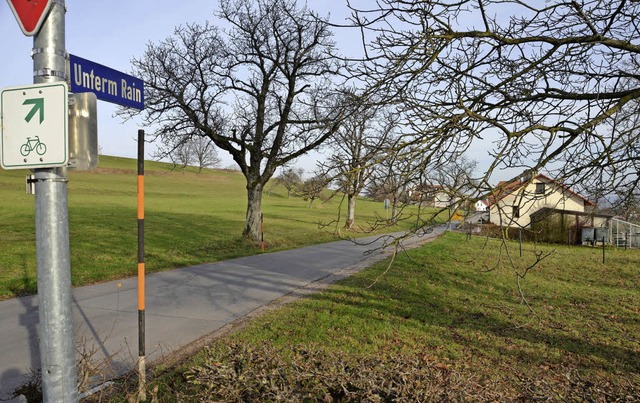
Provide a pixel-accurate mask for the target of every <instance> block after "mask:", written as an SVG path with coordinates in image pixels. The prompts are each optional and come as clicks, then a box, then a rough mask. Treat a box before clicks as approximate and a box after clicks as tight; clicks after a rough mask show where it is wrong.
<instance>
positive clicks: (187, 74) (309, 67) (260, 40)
mask: <svg viewBox="0 0 640 403" xmlns="http://www.w3.org/2000/svg"><path fill="white" fill-rule="evenodd" d="M217 16H218V18H219V19H221V20H222V21H223V22H224V23H225V24H226V25H228V26H229V28H228V29H227V30H225V31H220V30H219V29H217V28H216V27H215V26H213V25H211V24H209V23H207V24H205V25H197V24H193V25H186V26H182V27H178V28H176V30H175V33H174V35H173V36H172V37H170V38H168V39H166V40H164V41H162V42H160V43H158V44H149V46H148V48H147V51H146V52H145V54H144V55H143V56H142V57H141V58H140V59H135V60H134V61H133V65H134V73H135V74H136V75H137V76H139V77H141V78H142V79H144V81H145V89H146V93H145V107H146V109H145V110H144V112H143V118H144V122H145V123H146V124H147V125H149V126H152V127H154V126H155V127H158V130H157V131H156V133H155V134H154V135H155V137H156V138H157V139H159V140H160V141H161V142H163V143H166V144H173V143H174V142H173V139H174V138H175V137H176V136H182V134H183V133H190V135H192V136H203V137H208V138H210V139H211V140H212V141H213V143H214V144H215V145H216V146H217V147H218V148H220V149H222V150H224V151H226V152H228V153H229V154H230V155H231V157H232V158H233V160H234V161H235V163H236V164H237V165H238V167H239V168H240V171H241V172H242V173H243V175H244V176H245V178H246V182H247V185H246V188H247V212H246V221H245V226H244V230H243V235H244V236H245V237H247V238H249V239H252V240H257V239H259V235H260V214H261V206H262V191H263V188H264V186H265V184H266V183H267V182H268V180H269V179H270V178H271V177H272V176H273V175H274V173H275V171H276V169H277V168H278V167H280V166H283V165H285V164H287V163H288V162H290V161H292V160H294V159H296V158H298V157H299V156H301V155H303V154H305V153H306V152H308V151H309V150H312V149H314V148H316V147H318V146H319V145H320V144H322V143H323V142H324V141H325V140H326V139H327V138H329V137H330V136H331V135H332V134H333V133H334V132H335V131H336V130H337V128H338V127H339V125H340V120H341V119H342V115H343V114H345V113H347V112H346V111H345V110H344V109H343V108H337V107H336V106H337V105H338V102H336V95H335V93H336V91H335V88H336V87H335V85H334V84H333V83H332V81H331V79H332V78H333V77H335V76H336V74H337V73H338V71H339V67H340V66H338V64H337V63H338V58H337V57H336V56H335V53H336V51H335V47H334V44H333V42H332V40H331V35H332V34H331V32H330V30H329V27H328V25H327V23H326V21H325V20H323V19H321V18H319V17H318V16H317V15H316V14H315V13H313V12H312V11H310V10H309V9H307V8H306V7H298V6H297V5H296V2H295V1H294V0H221V1H220V8H219V11H218V13H217ZM125 114H126V113H125Z"/></svg>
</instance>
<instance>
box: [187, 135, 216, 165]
mask: <svg viewBox="0 0 640 403" xmlns="http://www.w3.org/2000/svg"><path fill="white" fill-rule="evenodd" d="M189 146H190V148H191V151H192V153H193V159H194V162H195V163H196V164H197V165H198V173H200V172H202V169H203V168H214V167H217V166H219V165H220V163H221V162H222V160H221V159H220V157H219V156H218V151H217V150H216V146H215V145H214V144H213V141H211V139H210V138H208V137H201V136H198V137H194V138H193V139H192V140H191V141H190V142H189Z"/></svg>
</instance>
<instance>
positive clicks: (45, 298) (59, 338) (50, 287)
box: [35, 168, 78, 402]
mask: <svg viewBox="0 0 640 403" xmlns="http://www.w3.org/2000/svg"><path fill="white" fill-rule="evenodd" d="M64 171H65V169H62V168H58V169H38V170H37V171H36V173H35V180H36V183H35V189H36V211H35V215H36V256H37V264H38V299H39V308H38V312H39V320H40V323H39V336H40V361H41V364H42V392H43V400H44V401H45V402H77V401H78V391H77V380H76V379H77V378H76V360H75V342H74V334H73V321H72V318H73V312H72V310H71V270H70V268H71V264H70V261H69V224H68V213H67V211H68V210H67V178H66V172H64Z"/></svg>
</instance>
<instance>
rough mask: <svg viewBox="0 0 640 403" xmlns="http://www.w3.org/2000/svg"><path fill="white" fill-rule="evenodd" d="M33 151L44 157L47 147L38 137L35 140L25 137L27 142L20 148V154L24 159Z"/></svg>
mask: <svg viewBox="0 0 640 403" xmlns="http://www.w3.org/2000/svg"><path fill="white" fill-rule="evenodd" d="M34 150H35V152H36V153H38V155H44V154H45V153H46V152H47V146H46V145H45V144H44V143H41V142H40V137H38V136H36V137H35V138H31V137H27V142H26V143H25V144H23V145H21V146H20V154H22V155H23V156H25V157H26V156H27V155H29V154H30V153H31V151H34Z"/></svg>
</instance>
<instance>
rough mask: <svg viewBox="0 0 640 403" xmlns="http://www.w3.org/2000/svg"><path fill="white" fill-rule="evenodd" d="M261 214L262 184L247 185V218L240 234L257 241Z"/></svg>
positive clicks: (259, 235) (259, 237)
mask: <svg viewBox="0 0 640 403" xmlns="http://www.w3.org/2000/svg"><path fill="white" fill-rule="evenodd" d="M261 214H262V185H260V184H258V185H253V186H251V187H250V186H249V185H247V219H246V221H245V224H244V231H243V232H242V236H244V237H245V238H248V239H250V240H252V241H259V240H260V239H261V234H260V215H261Z"/></svg>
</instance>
